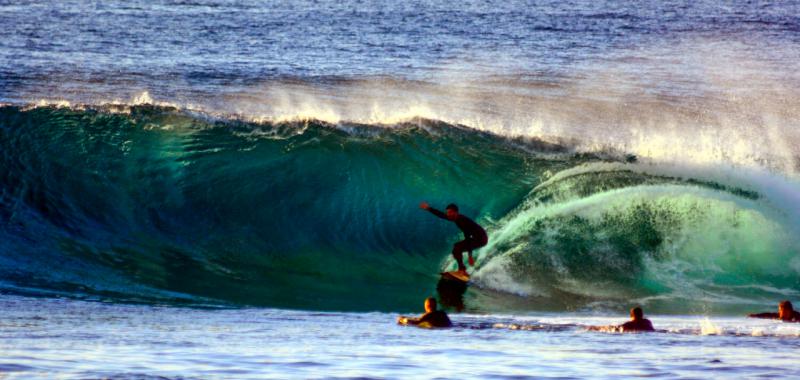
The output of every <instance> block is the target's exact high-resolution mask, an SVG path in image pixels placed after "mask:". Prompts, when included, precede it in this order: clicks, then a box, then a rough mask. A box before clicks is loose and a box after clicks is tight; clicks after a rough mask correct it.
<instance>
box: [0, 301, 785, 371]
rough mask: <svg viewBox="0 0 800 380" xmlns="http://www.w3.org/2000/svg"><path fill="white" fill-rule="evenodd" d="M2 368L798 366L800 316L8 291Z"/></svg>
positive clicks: (0, 326)
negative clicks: (196, 304) (459, 308)
mask: <svg viewBox="0 0 800 380" xmlns="http://www.w3.org/2000/svg"><path fill="white" fill-rule="evenodd" d="M0 302H2V306H3V310H4V314H3V319H2V321H1V323H0V350H2V352H3V357H2V358H0V370H2V371H3V372H2V375H3V377H4V378H9V379H16V378H19V379H31V378H64V379H73V378H74V379H93V378H120V379H151V378H152V379H156V378H157V379H161V378H235V379H262V378H281V379H283V378H465V379H467V378H469V379H471V378H480V379H485V378H496V379H524V378H560V379H581V378H620V377H657V378H708V377H713V378H726V377H728V378H756V377H770V378H793V377H796V376H797V374H798V373H799V372H800V364H798V361H797V350H798V348H800V339H798V338H799V337H800V325H797V324H781V323H776V322H773V321H762V320H746V319H744V318H738V317H700V316H660V315H657V316H650V318H651V319H652V321H653V324H654V325H655V327H656V328H657V329H659V330H660V331H659V332H655V333H649V334H614V333H600V332H588V331H586V329H585V326H587V325H589V324H606V323H615V324H616V323H620V322H622V320H624V318H620V317H616V318H614V317H608V316H596V315H585V314H569V315H564V314H562V313H531V314H526V315H475V314H459V315H454V316H453V318H452V319H453V322H454V323H455V325H456V326H455V327H454V328H452V329H444V330H425V329H417V328H414V327H403V326H397V325H395V324H394V319H395V317H396V316H395V315H393V314H388V313H382V312H371V313H342V312H304V311H294V310H278V309H270V308H245V309H234V310H231V309H223V310H209V309H197V308H189V309H187V308H176V307H174V306H161V305H159V306H143V305H120V304H114V303H99V302H83V301H74V300H64V299H31V298H20V297H15V296H13V297H12V296H6V297H3V299H2V301H0Z"/></svg>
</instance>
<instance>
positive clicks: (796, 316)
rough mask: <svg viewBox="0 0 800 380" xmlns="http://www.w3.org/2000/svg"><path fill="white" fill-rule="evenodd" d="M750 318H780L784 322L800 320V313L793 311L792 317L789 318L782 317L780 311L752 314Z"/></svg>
mask: <svg viewBox="0 0 800 380" xmlns="http://www.w3.org/2000/svg"><path fill="white" fill-rule="evenodd" d="M749 317H750V318H764V319H779V320H781V321H784V322H795V323H797V322H800V313H798V312H796V311H793V312H792V317H791V318H789V319H781V317H780V314H778V313H760V314H750V315H749Z"/></svg>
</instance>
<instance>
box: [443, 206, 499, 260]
mask: <svg viewBox="0 0 800 380" xmlns="http://www.w3.org/2000/svg"><path fill="white" fill-rule="evenodd" d="M428 211H430V212H431V214H433V215H436V216H438V217H440V218H442V219H445V220H450V219H447V214H445V213H443V212H441V211H439V210H437V209H435V208H433V207H431V208H429V209H428ZM453 222H455V224H456V226H458V228H459V229H460V230H461V232H463V233H464V240H461V241H459V242H458V243H456V244H454V245H453V257H454V258H455V259H456V262H457V263H458V270H466V269H467V267H466V266H465V265H464V259H463V254H464V252H472V250H473V249H477V248H480V247H483V246H484V245H486V243H488V242H489V238H488V237H487V236H486V231H484V229H483V227H481V226H480V225H478V223H475V222H474V221H473V220H472V219H470V218H467V217H466V216H464V215H461V214H459V215H458V217H457V218H456V220H454V221H453Z"/></svg>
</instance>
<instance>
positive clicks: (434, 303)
mask: <svg viewBox="0 0 800 380" xmlns="http://www.w3.org/2000/svg"><path fill="white" fill-rule="evenodd" d="M425 303H430V305H431V309H433V310H436V298H433V297H428V298H426V299H425Z"/></svg>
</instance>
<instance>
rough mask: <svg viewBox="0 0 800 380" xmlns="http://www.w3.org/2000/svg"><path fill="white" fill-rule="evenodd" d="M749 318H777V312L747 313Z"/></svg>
mask: <svg viewBox="0 0 800 380" xmlns="http://www.w3.org/2000/svg"><path fill="white" fill-rule="evenodd" d="M747 316H748V317H750V318H764V319H776V318H779V316H778V313H758V314H748V315H747Z"/></svg>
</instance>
